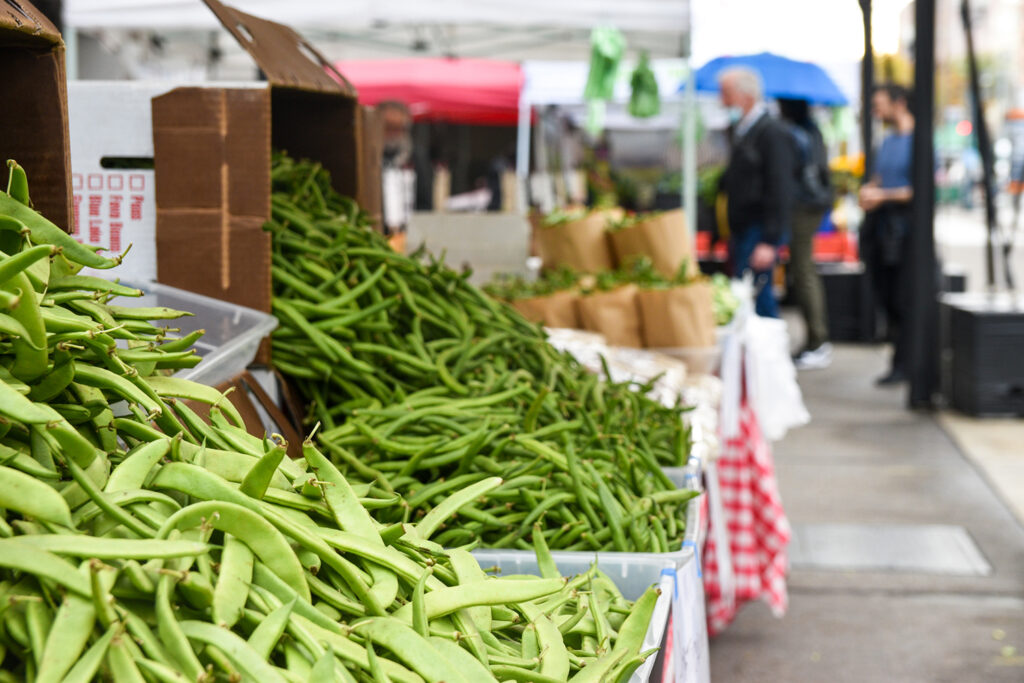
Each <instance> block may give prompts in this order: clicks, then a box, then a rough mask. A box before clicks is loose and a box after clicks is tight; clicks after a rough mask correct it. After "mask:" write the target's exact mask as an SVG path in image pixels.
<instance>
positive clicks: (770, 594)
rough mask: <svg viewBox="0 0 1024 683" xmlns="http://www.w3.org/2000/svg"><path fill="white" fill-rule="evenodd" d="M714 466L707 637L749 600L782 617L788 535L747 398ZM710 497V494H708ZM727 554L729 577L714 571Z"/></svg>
mask: <svg viewBox="0 0 1024 683" xmlns="http://www.w3.org/2000/svg"><path fill="white" fill-rule="evenodd" d="M716 464H717V472H718V480H719V484H720V485H719V487H718V490H719V492H720V493H719V496H720V501H721V505H720V506H718V505H716V504H715V501H711V504H710V508H711V510H710V512H711V514H708V515H707V516H705V519H707V520H708V525H709V528H708V534H707V541H706V544H705V547H704V558H703V559H704V589H705V593H706V598H707V618H708V634H709V635H712V636H713V635H716V634H718V633H721V632H722V631H723V630H724V629H725V628H726V627H727V626H728V625H729V624H730V623H731V622H732V620H733V619H734V618H735V617H736V614H737V612H738V611H739V608H740V606H741V605H742V604H743V603H744V602H747V601H749V600H757V599H763V600H764V601H765V602H767V603H768V606H769V607H770V608H771V609H772V612H773V613H774V614H775V615H776V616H780V617H781V616H782V615H783V614H784V613H785V611H786V606H787V603H788V594H787V591H786V574H787V571H788V568H789V561H788V557H787V555H786V547H787V545H788V544H789V538H790V533H791V532H790V526H789V520H788V519H786V514H785V512H784V511H783V509H782V500H781V498H780V496H779V488H778V484H777V482H776V480H775V466H774V463H773V461H772V453H771V447H770V446H769V444H768V442H767V441H766V440H765V438H764V436H763V434H762V433H761V428H760V426H759V425H758V421H757V415H756V414H755V412H754V411H753V410H752V409H751V407H750V405H749V404H748V402H747V400H746V398H744V399H743V403H742V405H741V407H740V433H739V435H738V436H737V437H735V438H732V439H728V440H724V443H723V444H722V450H721V455H720V457H719V459H718V461H717V463H716ZM714 493H715V492H714V491H713V490H709V495H714ZM705 498H707V496H705ZM716 508H720V509H721V511H722V513H723V515H724V517H725V527H724V528H723V529H718V531H719V532H721V531H725V532H726V533H725V536H727V538H728V541H727V543H728V547H729V550H730V551H731V552H730V553H725V554H723V553H720V552H718V550H717V547H718V544H719V543H720V542H721V536H722V534H720V533H719V534H716V533H715V532H716V525H718V524H721V523H722V520H721V519H718V518H716V515H715V509H716ZM716 536H718V538H716ZM729 555H731V568H732V569H731V572H730V571H729V568H728V567H725V566H719V562H720V556H722V560H724V561H726V562H727V561H728V560H729V559H730V558H729ZM730 575H731V577H730ZM723 578H725V580H723ZM730 578H731V580H729V579H730Z"/></svg>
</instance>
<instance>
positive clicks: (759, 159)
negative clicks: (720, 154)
mask: <svg viewBox="0 0 1024 683" xmlns="http://www.w3.org/2000/svg"><path fill="white" fill-rule="evenodd" d="M793 148H794V145H793V138H792V136H791V134H790V132H789V131H788V130H786V128H785V126H784V125H783V124H782V123H780V122H779V121H777V120H775V119H774V118H772V117H771V116H769V115H768V114H764V115H762V116H761V118H759V119H758V120H757V121H756V122H755V123H754V125H753V126H751V128H750V130H748V131H747V132H746V134H745V135H743V136H742V137H741V138H739V139H738V140H734V141H733V147H732V154H730V156H729V165H728V166H727V167H726V169H725V173H724V174H723V175H722V180H721V185H720V188H721V190H722V191H723V192H725V194H726V197H727V198H728V207H729V228H730V230H731V231H732V232H733V233H736V234H740V233H743V232H744V231H746V230H747V229H749V228H750V227H751V226H753V225H760V226H761V228H762V231H763V237H762V239H763V240H764V241H765V242H768V243H769V244H780V243H782V242H783V241H785V239H786V237H787V236H788V233H789V229H790V218H791V213H792V206H793V195H794V192H795V188H794V179H795V162H794V159H793V156H794V155H793V151H794V149H793Z"/></svg>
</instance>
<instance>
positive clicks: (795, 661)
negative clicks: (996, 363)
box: [711, 346, 1024, 683]
mask: <svg viewBox="0 0 1024 683" xmlns="http://www.w3.org/2000/svg"><path fill="white" fill-rule="evenodd" d="M884 365H885V356H884V354H883V352H882V351H881V350H880V349H876V348H869V347H859V346H846V347H839V348H837V353H836V360H835V363H834V364H833V366H832V367H831V368H829V369H828V370H823V371H816V372H805V373H802V374H801V378H800V380H801V386H802V387H803V390H804V396H805V401H806V402H807V406H808V409H809V410H810V411H811V414H812V416H813V421H812V423H811V424H810V425H808V426H806V427H804V428H801V429H799V430H797V431H794V432H791V433H790V434H789V435H788V436H787V437H786V439H785V440H784V441H782V442H781V443H778V444H776V445H775V448H774V453H775V462H776V468H777V473H778V477H779V483H780V488H781V491H782V498H783V503H784V504H785V506H786V510H787V513H788V514H789V517H790V520H791V521H792V522H793V526H794V530H795V533H796V535H800V534H801V533H802V532H803V533H804V534H805V537H806V538H810V537H811V536H812V535H811V531H813V530H814V529H817V530H818V531H819V532H820V530H821V529H823V528H825V527H821V526H818V525H822V524H826V523H831V524H844V525H854V526H852V527H850V528H852V529H856V530H858V531H859V532H861V533H862V534H866V535H867V536H866V537H867V538H869V539H870V538H873V536H872V534H875V533H876V532H877V537H878V539H879V540H878V542H877V544H875V543H872V542H869V543H866V544H863V546H862V547H858V548H850V549H849V552H848V556H849V558H850V559H851V565H854V564H860V562H859V560H865V559H866V561H868V563H870V562H871V561H873V559H877V558H873V557H868V556H882V555H885V554H886V553H889V554H894V553H895V554H896V555H899V554H900V552H901V551H902V552H903V558H902V559H903V560H909V561H911V562H913V561H916V560H918V559H921V560H922V561H927V559H928V558H927V557H924V556H922V557H921V558H917V557H913V553H908V552H906V550H907V548H900V547H892V546H893V545H894V544H893V542H892V541H891V540H890V541H888V542H886V541H885V539H884V538H883V537H884V533H882V532H884V531H886V530H893V529H895V530H897V531H907V530H909V532H911V533H912V534H915V535H914V536H912V539H911V540H915V541H916V540H920V539H923V538H925V537H926V535H927V534H926V533H925V532H928V531H931V530H935V529H938V527H934V526H932V525H951V526H953V527H963V530H966V534H965V533H963V530H956V531H959V533H960V537H962V538H963V539H967V541H966V543H967V544H968V545H970V546H971V548H969V550H971V552H980V555H979V556H978V557H980V558H983V559H982V560H981V561H982V563H984V562H985V561H987V563H988V564H989V565H990V566H991V571H990V573H988V574H987V575H971V574H970V572H961V573H958V574H953V573H947V572H945V570H942V569H936V570H924V569H911V570H906V569H904V570H891V569H881V568H876V569H862V570H857V571H854V570H851V569H849V568H847V569H840V568H835V567H832V568H823V566H821V565H820V564H819V565H814V564H813V563H812V564H807V563H805V564H803V565H801V566H799V567H795V568H794V569H793V570H792V572H791V576H790V582H789V586H790V609H789V613H788V614H787V615H786V616H785V617H784V618H783V619H781V620H776V619H774V618H773V617H772V616H771V615H770V613H769V612H768V610H767V608H766V607H764V606H763V605H761V604H760V603H757V604H751V605H747V606H746V607H745V608H744V609H743V611H742V612H741V613H740V615H739V617H738V618H737V620H736V622H735V623H734V624H733V625H732V626H731V627H730V628H729V629H728V630H727V631H726V632H725V633H724V634H723V635H721V636H719V637H718V638H717V639H715V640H714V641H712V643H711V659H712V667H711V673H712V678H713V680H714V681H715V682H716V683H731V682H746V681H750V682H755V681H756V682H758V683H760V682H763V681H771V682H775V681H779V682H793V683H799V682H804V681H808V682H811V681H814V682H817V681H828V682H834V683H842V682H846V681H850V682H851V683H853V682H857V683H864V682H874V681H884V682H888V681H922V682H929V683H930V682H936V681H950V682H951V683H952V682H953V681H956V682H961V681H986V682H987V681H994V682H1000V681H1016V682H1019V681H1024V527H1022V526H1021V524H1020V523H1019V522H1018V520H1017V519H1016V518H1015V517H1014V515H1013V514H1012V513H1011V512H1010V510H1009V509H1008V508H1007V506H1006V504H1005V503H1004V501H1003V499H1002V498H1001V497H1000V496H999V495H998V494H997V493H996V492H995V491H994V490H993V489H992V487H990V485H989V484H988V483H987V481H986V479H985V478H984V477H983V476H982V474H981V473H980V472H979V470H978V469H977V468H976V466H975V465H974V464H972V463H971V462H970V461H968V459H966V458H965V457H964V456H963V455H962V454H961V452H960V450H959V449H958V448H957V446H956V444H955V443H954V441H953V440H952V439H951V438H950V437H949V436H948V435H947V434H946V432H945V431H944V430H943V429H942V427H940V425H939V423H938V421H937V420H936V419H935V418H934V417H932V416H930V415H925V414H918V413H912V412H909V411H907V410H906V409H905V408H904V394H903V391H902V390H901V389H895V390H893V389H886V390H882V389H876V388H875V387H874V386H873V378H874V377H875V376H876V375H878V374H880V373H881V371H882V370H883V369H884ZM1017 446H1018V450H1019V451H1021V452H1022V453H1024V442H1020V443H1018V444H1017ZM895 525H900V526H899V527H896V526H895ZM918 532H920V533H918ZM972 541H973V542H972ZM897 545H898V544H897ZM908 547H909V546H908ZM946 547H947V548H948V546H946ZM927 549H928V548H926V550H927ZM802 550H803V552H802V553H801V554H802V555H803V556H804V557H805V560H806V556H807V550H808V549H807V548H803V549H802ZM840 550H842V549H840ZM915 552H916V551H915ZM933 554H934V553H933ZM954 554H955V553H954ZM924 555H928V553H927V552H926V553H924ZM932 559H935V558H934V557H933V558H932ZM938 559H945V558H941V557H940V558H938ZM853 560H858V561H857V562H854V561H853ZM861 566H863V565H862V564H861Z"/></svg>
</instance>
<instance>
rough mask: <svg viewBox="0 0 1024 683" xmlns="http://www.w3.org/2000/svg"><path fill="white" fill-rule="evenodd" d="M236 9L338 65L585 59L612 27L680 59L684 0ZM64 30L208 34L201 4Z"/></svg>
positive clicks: (67, 21) (253, 1)
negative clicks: (333, 50)
mask: <svg viewBox="0 0 1024 683" xmlns="http://www.w3.org/2000/svg"><path fill="white" fill-rule="evenodd" d="M227 4H230V5H232V6H234V7H237V8H238V9H240V10H242V11H244V12H248V13H250V14H255V15H257V16H261V17H264V18H267V19H271V20H273V21H278V22H281V23H285V24H288V25H289V26H293V27H296V28H298V29H300V30H301V31H302V32H303V33H305V34H306V35H307V36H308V37H309V38H310V39H311V40H313V41H314V42H316V43H317V44H325V43H324V39H325V38H327V39H329V42H334V43H335V44H336V45H338V46H342V47H343V49H344V52H345V53H344V54H336V55H333V54H332V55H331V56H332V58H336V59H376V58H383V57H389V56H390V57H399V56H416V55H419V56H430V55H443V56H458V57H490V58H496V59H509V60H515V61H521V60H524V59H585V58H586V57H587V54H588V52H589V37H590V31H591V29H593V28H594V27H596V26H615V27H617V28H618V29H620V30H621V31H623V32H624V33H625V34H626V39H627V41H628V44H629V45H630V46H631V48H635V49H646V50H648V51H649V52H650V53H651V54H652V55H658V56H679V55H680V53H681V51H682V49H683V46H684V43H683V41H681V39H680V38H681V36H684V35H686V34H687V33H688V25H689V20H688V17H689V10H690V5H689V0H631V1H630V2H621V1H620V0H559V1H558V2H550V0H521V1H511V0H483V1H474V0H429V1H428V0H347V1H346V2H328V1H327V0H290V1H288V2H281V1H280V0H228V3H227ZM64 25H65V31H66V32H70V33H71V34H72V37H71V39H72V40H73V39H74V36H73V34H74V32H76V31H97V30H110V29H122V30H128V29H132V30H134V29H138V30H145V31H152V32H160V31H181V30H194V31H208V30H213V29H216V28H217V26H218V25H217V23H216V19H215V18H214V16H213V14H212V13H211V12H210V11H209V10H208V9H207V8H206V6H205V5H204V4H203V3H202V1H201V0H64Z"/></svg>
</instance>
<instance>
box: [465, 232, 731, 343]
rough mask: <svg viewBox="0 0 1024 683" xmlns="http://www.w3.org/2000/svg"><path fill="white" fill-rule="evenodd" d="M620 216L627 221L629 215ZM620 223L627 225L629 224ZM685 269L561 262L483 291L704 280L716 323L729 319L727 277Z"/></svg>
mask: <svg viewBox="0 0 1024 683" xmlns="http://www.w3.org/2000/svg"><path fill="white" fill-rule="evenodd" d="M623 220H626V221H628V220H630V217H626V218H624V219H623ZM623 225H624V226H625V227H629V224H623ZM688 271H689V266H688V264H686V263H684V264H683V265H682V266H681V267H680V268H679V271H678V272H677V273H676V275H675V276H674V277H672V278H667V277H665V276H664V275H662V274H661V273H660V272H659V271H658V270H656V269H655V268H654V267H653V266H652V264H651V261H650V260H649V259H647V258H644V257H638V258H635V259H633V260H632V261H631V262H630V263H629V264H628V265H626V266H624V267H621V268H617V269H615V270H605V271H601V272H599V273H594V274H587V275H585V274H581V273H578V272H576V271H574V270H572V269H571V268H566V267H564V266H563V267H561V268H558V269H555V270H551V271H545V272H544V273H542V274H541V276H540V277H539V278H537V279H535V280H532V281H531V280H527V279H526V278H523V277H521V276H498V277H496V278H495V279H494V280H493V281H491V282H489V283H488V284H487V285H485V286H484V291H486V292H487V293H488V294H490V295H491V296H493V297H494V298H496V299H498V300H500V301H506V302H515V301H519V300H522V299H528V298H533V297H546V296H551V295H553V294H555V293H558V292H568V291H573V292H578V293H580V294H587V293H590V292H609V291H612V290H614V289H615V288H616V287H621V286H623V285H627V284H635V285H637V286H639V287H641V288H644V289H666V288H670V287H683V286H686V285H688V284H690V283H693V282H701V281H707V282H708V283H709V284H710V285H711V289H712V296H713V298H712V310H713V314H714V319H715V324H716V325H718V326H722V325H728V324H729V323H730V322H732V319H733V316H734V315H735V314H736V309H737V308H738V307H739V303H740V302H739V299H738V298H737V297H736V295H735V294H734V293H733V291H732V285H731V284H730V281H729V278H728V277H726V276H725V275H723V274H722V273H716V274H714V275H712V276H711V277H709V278H704V277H703V276H699V275H697V276H696V277H695V276H694V274H692V273H689V272H688ZM541 322H545V321H541Z"/></svg>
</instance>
